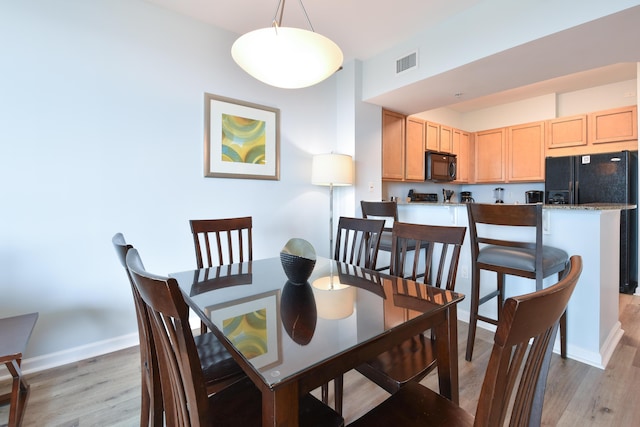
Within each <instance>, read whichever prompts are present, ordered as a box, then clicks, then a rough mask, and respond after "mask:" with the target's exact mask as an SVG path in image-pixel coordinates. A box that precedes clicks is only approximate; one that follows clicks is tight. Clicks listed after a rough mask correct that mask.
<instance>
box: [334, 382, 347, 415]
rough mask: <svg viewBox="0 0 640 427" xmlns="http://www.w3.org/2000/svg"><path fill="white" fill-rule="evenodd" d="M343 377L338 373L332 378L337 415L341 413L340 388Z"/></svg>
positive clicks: (341, 388)
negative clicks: (337, 375)
mask: <svg viewBox="0 0 640 427" xmlns="http://www.w3.org/2000/svg"><path fill="white" fill-rule="evenodd" d="M343 380H344V377H343V376H342V375H340V376H339V377H336V378H334V379H333V387H334V388H333V390H334V394H335V396H334V399H335V410H336V412H337V413H338V414H339V415H342V390H343Z"/></svg>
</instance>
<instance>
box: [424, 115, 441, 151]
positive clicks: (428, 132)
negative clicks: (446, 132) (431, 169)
mask: <svg viewBox="0 0 640 427" xmlns="http://www.w3.org/2000/svg"><path fill="white" fill-rule="evenodd" d="M424 138H425V149H426V150H427V151H440V125H439V124H438V123H433V122H425V128H424Z"/></svg>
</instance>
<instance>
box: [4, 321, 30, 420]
mask: <svg viewBox="0 0 640 427" xmlns="http://www.w3.org/2000/svg"><path fill="white" fill-rule="evenodd" d="M36 320H38V313H31V314H23V315H21V316H15V317H7V318H4V319H0V363H4V364H5V366H6V367H7V369H9V372H10V373H11V376H12V377H13V386H12V388H11V393H7V394H4V395H1V396H0V404H3V405H4V404H6V403H9V404H10V405H11V406H10V407H9V427H18V426H20V425H21V424H22V417H23V416H24V409H25V406H26V405H27V399H28V398H29V384H28V383H27V381H26V380H25V379H24V377H23V375H22V370H21V369H20V364H21V363H22V353H23V352H24V350H25V348H26V347H27V343H28V342H29V338H30V337H31V332H32V331H33V327H34V326H35V325H36Z"/></svg>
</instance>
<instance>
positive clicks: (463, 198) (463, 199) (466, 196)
mask: <svg viewBox="0 0 640 427" xmlns="http://www.w3.org/2000/svg"><path fill="white" fill-rule="evenodd" d="M473 202H475V200H473V197H471V191H461V192H460V203H473Z"/></svg>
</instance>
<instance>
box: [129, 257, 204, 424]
mask: <svg viewBox="0 0 640 427" xmlns="http://www.w3.org/2000/svg"><path fill="white" fill-rule="evenodd" d="M126 262H127V267H128V268H129V271H130V273H131V277H132V279H133V281H134V283H135V286H136V289H137V290H138V292H139V293H140V296H141V298H142V301H143V303H144V304H145V306H146V308H147V310H146V311H147V317H148V319H149V324H150V326H151V331H152V334H153V338H154V340H153V343H154V349H155V353H156V357H157V358H158V366H159V372H160V382H161V384H162V398H163V402H164V407H165V417H166V425H175V426H177V425H182V426H188V425H206V424H208V399H207V391H206V388H205V384H204V380H203V373H202V368H201V367H200V359H199V356H198V351H197V349H196V345H195V341H194V339H193V335H192V332H191V327H190V325H189V307H188V306H187V304H186V303H185V301H184V298H183V296H182V293H181V292H180V288H179V287H178V283H177V282H176V280H175V279H173V278H169V277H162V276H157V275H154V274H151V273H148V272H147V271H145V269H144V265H143V264H142V260H141V259H140V255H139V254H138V251H137V250H136V249H130V250H129V252H128V253H127V258H126Z"/></svg>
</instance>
